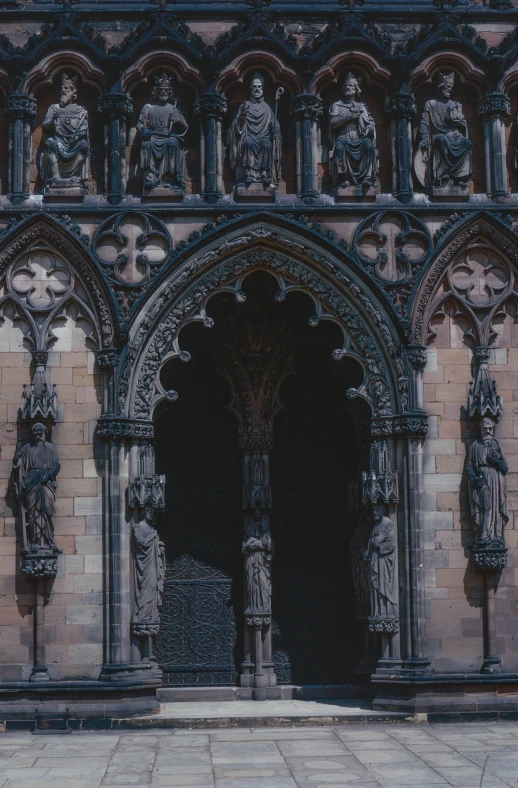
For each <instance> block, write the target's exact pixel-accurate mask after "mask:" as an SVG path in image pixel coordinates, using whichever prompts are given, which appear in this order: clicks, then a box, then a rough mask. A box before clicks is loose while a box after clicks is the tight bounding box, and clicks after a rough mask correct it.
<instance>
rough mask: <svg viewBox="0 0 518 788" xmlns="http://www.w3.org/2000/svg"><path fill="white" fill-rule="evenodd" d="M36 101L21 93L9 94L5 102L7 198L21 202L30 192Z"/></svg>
mask: <svg viewBox="0 0 518 788" xmlns="http://www.w3.org/2000/svg"><path fill="white" fill-rule="evenodd" d="M37 109H38V108H37V104H36V99H34V98H33V97H32V96H26V95H25V94H23V93H13V94H11V95H10V96H9V97H8V99H7V102H6V114H7V117H8V118H9V147H10V151H11V155H10V157H9V158H10V161H9V197H10V199H11V201H12V202H13V203H19V202H23V200H25V199H27V197H28V196H29V192H30V174H29V173H30V164H31V147H32V143H31V125H32V123H33V121H34V119H35V117H36V113H37Z"/></svg>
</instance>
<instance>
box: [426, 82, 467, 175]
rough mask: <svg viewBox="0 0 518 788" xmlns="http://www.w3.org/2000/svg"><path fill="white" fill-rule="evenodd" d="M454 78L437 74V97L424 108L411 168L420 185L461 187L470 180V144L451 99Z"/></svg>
mask: <svg viewBox="0 0 518 788" xmlns="http://www.w3.org/2000/svg"><path fill="white" fill-rule="evenodd" d="M454 81H455V75H454V74H453V73H451V72H450V73H447V74H439V82H438V84H437V94H438V95H437V98H436V99H430V101H427V102H426V104H425V105H424V112H423V114H422V116H421V122H420V123H419V147H418V149H417V152H416V155H415V158H414V169H415V173H416V175H417V178H418V180H419V181H420V183H421V184H422V185H423V186H435V187H442V188H445V187H447V186H448V185H449V182H450V181H452V183H453V185H454V186H463V187H465V186H466V185H467V183H468V182H469V181H470V180H471V179H472V178H473V174H474V165H473V143H472V142H471V140H469V139H468V127H467V124H466V119H465V118H464V115H463V113H462V104H461V103H460V102H458V101H452V100H451V94H452V91H453V85H454Z"/></svg>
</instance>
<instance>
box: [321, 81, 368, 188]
mask: <svg viewBox="0 0 518 788" xmlns="http://www.w3.org/2000/svg"><path fill="white" fill-rule="evenodd" d="M360 82H361V80H360V78H359V77H355V76H354V74H351V73H349V74H347V76H346V78H345V83H344V100H342V101H336V102H335V103H334V104H333V105H332V106H331V109H330V110H329V124H330V128H331V139H330V151H329V171H330V174H331V176H332V177H333V178H334V179H335V180H336V181H340V183H339V186H341V187H342V188H344V189H345V188H347V187H349V186H362V187H364V188H369V187H373V186H375V184H376V179H377V177H378V168H379V165H378V149H377V147H376V127H375V125H374V118H373V117H372V115H371V112H370V110H369V108H368V107H367V105H366V104H364V103H363V102H362V101H360V96H361V90H360Z"/></svg>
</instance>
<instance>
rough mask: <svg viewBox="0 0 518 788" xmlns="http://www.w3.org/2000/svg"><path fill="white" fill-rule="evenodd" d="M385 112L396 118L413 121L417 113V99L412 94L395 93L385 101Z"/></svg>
mask: <svg viewBox="0 0 518 788" xmlns="http://www.w3.org/2000/svg"><path fill="white" fill-rule="evenodd" d="M385 112H386V113H387V114H388V115H392V116H393V117H394V118H397V119H400V118H406V119H407V120H412V118H413V117H414V115H415V114H416V113H417V106H416V103H415V99H414V97H413V95H412V94H411V93H394V94H393V95H392V96H389V97H388V98H387V99H386V100H385Z"/></svg>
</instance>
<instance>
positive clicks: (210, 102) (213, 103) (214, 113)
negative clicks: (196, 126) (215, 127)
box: [194, 93, 227, 120]
mask: <svg viewBox="0 0 518 788" xmlns="http://www.w3.org/2000/svg"><path fill="white" fill-rule="evenodd" d="M194 111H195V113H196V114H197V115H198V117H200V118H210V117H212V118H218V120H221V119H222V118H223V116H224V115H225V114H226V111H227V100H226V98H225V96H222V95H221V93H202V94H201V96H197V97H196V99H195V101H194Z"/></svg>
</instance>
